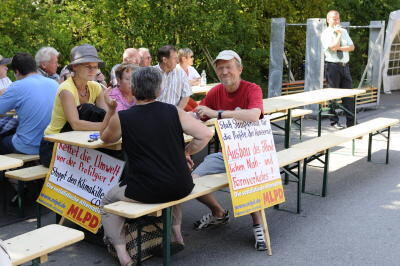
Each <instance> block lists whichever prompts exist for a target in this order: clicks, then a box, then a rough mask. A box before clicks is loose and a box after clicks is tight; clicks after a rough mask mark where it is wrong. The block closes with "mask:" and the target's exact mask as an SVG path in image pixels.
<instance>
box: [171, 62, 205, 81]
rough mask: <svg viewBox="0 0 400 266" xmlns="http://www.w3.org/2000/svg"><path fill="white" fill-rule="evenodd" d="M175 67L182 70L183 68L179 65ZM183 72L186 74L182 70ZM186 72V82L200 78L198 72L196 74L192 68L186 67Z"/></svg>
mask: <svg viewBox="0 0 400 266" xmlns="http://www.w3.org/2000/svg"><path fill="white" fill-rule="evenodd" d="M176 67H177V68H180V69H182V70H183V68H182V67H181V65H179V64H178V65H176ZM183 72H185V73H186V71H184V70H183ZM188 72H189V73H186V74H187V77H188V80H189V81H191V80H194V79H198V78H200V74H199V72H197V70H196V69H195V68H194V67H192V66H189V67H188Z"/></svg>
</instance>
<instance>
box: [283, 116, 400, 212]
mask: <svg viewBox="0 0 400 266" xmlns="http://www.w3.org/2000/svg"><path fill="white" fill-rule="evenodd" d="M399 122H400V120H399V119H392V118H384V117H381V118H375V119H372V120H370V121H367V122H364V123H361V124H358V125H355V126H353V127H349V128H346V129H343V130H339V131H336V132H333V133H330V134H326V135H323V136H321V137H317V138H314V139H310V140H306V141H303V142H301V143H298V144H295V145H293V146H292V147H290V148H288V149H285V150H282V151H279V152H278V153H277V156H278V161H279V167H281V169H282V170H283V171H284V172H285V173H287V174H288V175H290V176H292V177H295V179H296V180H295V181H294V182H296V183H298V191H297V197H298V202H297V212H298V213H300V211H301V198H300V189H301V191H302V192H305V184H306V173H307V172H306V169H307V164H308V163H309V162H311V161H313V160H316V159H318V160H319V161H320V162H322V163H323V164H324V176H323V182H322V193H321V196H323V197H325V196H326V192H327V183H328V171H329V149H331V148H333V147H336V146H338V145H341V144H343V143H346V142H349V141H352V140H354V139H356V138H359V137H361V136H365V135H368V134H369V141H368V158H367V160H368V161H370V160H371V146H372V136H373V135H375V134H377V133H379V134H380V133H381V131H388V136H387V137H386V138H387V148H386V163H388V162H389V141H390V127H392V126H394V125H396V124H398V123H399ZM320 157H325V159H324V160H321V159H320ZM293 164H295V165H294V166H293ZM294 168H297V174H296V173H295V172H293V171H292V170H293V169H294Z"/></svg>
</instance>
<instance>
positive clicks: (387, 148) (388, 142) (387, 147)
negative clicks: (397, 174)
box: [386, 127, 390, 164]
mask: <svg viewBox="0 0 400 266" xmlns="http://www.w3.org/2000/svg"><path fill="white" fill-rule="evenodd" d="M387 131H388V135H387V143H386V164H389V144H390V127H388V129H387Z"/></svg>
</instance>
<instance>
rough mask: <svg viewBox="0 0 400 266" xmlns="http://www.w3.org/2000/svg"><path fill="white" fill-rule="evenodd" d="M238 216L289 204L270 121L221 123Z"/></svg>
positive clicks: (234, 204)
mask: <svg viewBox="0 0 400 266" xmlns="http://www.w3.org/2000/svg"><path fill="white" fill-rule="evenodd" d="M217 129H218V135H219V138H220V141H221V143H222V147H223V154H224V161H225V166H226V170H227V174H228V177H229V184H230V188H231V197H232V203H233V207H234V214H235V216H241V215H245V214H249V213H252V212H254V211H257V210H261V209H263V208H266V207H270V206H273V205H276V204H279V203H282V202H284V201H285V198H284V193H283V187H282V182H281V176H280V172H279V164H278V159H277V157H276V150H275V144H274V139H273V136H272V131H271V125H270V122H269V119H268V118H267V117H265V118H264V119H261V120H259V121H257V122H244V121H237V120H234V119H223V120H218V121H217Z"/></svg>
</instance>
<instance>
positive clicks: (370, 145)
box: [367, 133, 372, 162]
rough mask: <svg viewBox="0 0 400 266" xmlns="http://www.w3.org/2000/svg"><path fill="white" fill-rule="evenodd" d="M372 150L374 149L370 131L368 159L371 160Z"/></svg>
mask: <svg viewBox="0 0 400 266" xmlns="http://www.w3.org/2000/svg"><path fill="white" fill-rule="evenodd" d="M371 151H372V133H369V135H368V156H367V161H368V162H370V161H371Z"/></svg>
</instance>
